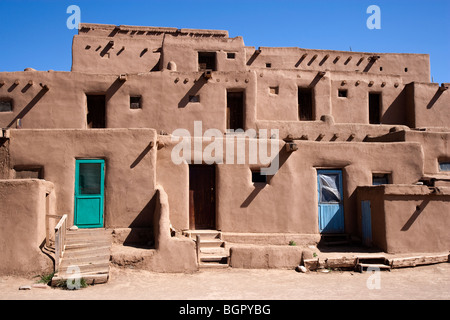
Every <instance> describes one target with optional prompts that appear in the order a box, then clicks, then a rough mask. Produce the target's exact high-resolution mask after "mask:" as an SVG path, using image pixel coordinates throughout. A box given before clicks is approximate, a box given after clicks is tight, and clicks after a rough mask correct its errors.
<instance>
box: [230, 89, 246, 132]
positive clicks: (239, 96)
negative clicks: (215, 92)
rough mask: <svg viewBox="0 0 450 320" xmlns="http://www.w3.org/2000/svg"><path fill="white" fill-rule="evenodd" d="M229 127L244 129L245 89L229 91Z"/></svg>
mask: <svg viewBox="0 0 450 320" xmlns="http://www.w3.org/2000/svg"><path fill="white" fill-rule="evenodd" d="M227 129H232V130H237V129H244V92H243V91H227Z"/></svg>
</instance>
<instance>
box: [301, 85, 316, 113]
mask: <svg viewBox="0 0 450 320" xmlns="http://www.w3.org/2000/svg"><path fill="white" fill-rule="evenodd" d="M298 117H299V119H300V121H311V120H314V103H313V89H312V88H298Z"/></svg>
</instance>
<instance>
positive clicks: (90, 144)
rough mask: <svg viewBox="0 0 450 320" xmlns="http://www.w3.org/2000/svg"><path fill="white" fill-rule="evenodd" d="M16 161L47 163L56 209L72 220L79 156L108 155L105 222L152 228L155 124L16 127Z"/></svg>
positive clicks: (13, 143)
mask: <svg viewBox="0 0 450 320" xmlns="http://www.w3.org/2000/svg"><path fill="white" fill-rule="evenodd" d="M10 134H11V140H10V143H11V166H16V165H24V166H27V165H38V166H42V167H44V172H45V173H44V179H45V180H47V181H52V182H53V183H54V185H55V193H56V200H57V203H56V212H57V214H59V215H62V214H67V215H68V225H69V226H70V225H72V224H73V218H74V217H73V214H74V187H75V160H76V159H83V158H87V159H92V158H102V159H105V211H104V226H105V227H106V228H114V227H149V226H152V225H153V213H154V206H155V199H154V194H155V175H156V174H155V169H156V149H155V145H156V133H155V131H154V130H152V129H109V130H103V129H93V130H25V129H21V130H11V132H10Z"/></svg>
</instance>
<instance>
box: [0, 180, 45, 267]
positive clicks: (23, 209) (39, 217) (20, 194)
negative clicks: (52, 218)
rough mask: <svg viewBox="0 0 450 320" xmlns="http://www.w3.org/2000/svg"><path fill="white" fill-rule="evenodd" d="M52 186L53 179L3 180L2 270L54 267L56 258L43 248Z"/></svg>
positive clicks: (0, 204)
mask: <svg viewBox="0 0 450 320" xmlns="http://www.w3.org/2000/svg"><path fill="white" fill-rule="evenodd" d="M52 190H53V183H51V182H48V181H44V180H37V179H24V180H0V219H1V221H2V223H1V224H0V243H1V244H2V245H1V246H0V257H1V259H0V274H2V275H13V274H14V275H19V274H20V275H28V274H34V275H36V274H42V273H43V272H51V271H53V261H52V260H51V259H50V258H49V257H48V256H46V255H45V254H44V253H43V252H42V251H41V249H40V247H42V246H43V245H44V243H45V236H46V231H45V230H46V229H45V219H46V217H45V216H46V213H47V212H48V213H49V214H52V208H51V207H50V201H47V200H48V199H46V194H50V193H51V191H52ZM48 197H52V195H49V196H48Z"/></svg>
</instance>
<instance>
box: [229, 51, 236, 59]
mask: <svg viewBox="0 0 450 320" xmlns="http://www.w3.org/2000/svg"><path fill="white" fill-rule="evenodd" d="M235 58H236V53H234V52H227V59H235Z"/></svg>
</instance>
